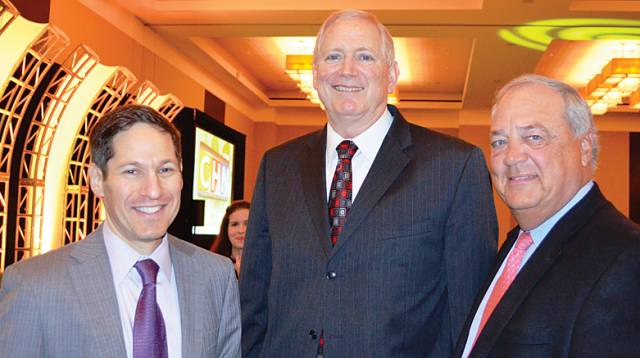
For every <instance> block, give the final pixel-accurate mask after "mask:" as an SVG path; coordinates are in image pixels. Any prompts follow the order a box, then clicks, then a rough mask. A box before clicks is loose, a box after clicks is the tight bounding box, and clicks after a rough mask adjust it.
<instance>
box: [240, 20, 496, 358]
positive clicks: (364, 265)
mask: <svg viewBox="0 0 640 358" xmlns="http://www.w3.org/2000/svg"><path fill="white" fill-rule="evenodd" d="M398 74H399V71H398V67H397V63H396V61H395V60H394V51H393V41H392V39H391V36H390V35H389V32H388V31H387V30H386V28H385V27H384V26H383V25H382V24H380V23H379V22H378V20H377V19H376V18H375V17H374V16H373V15H371V14H368V13H366V12H362V11H357V10H347V11H341V12H337V13H334V14H333V15H331V16H330V17H329V18H328V19H327V20H326V21H325V23H324V24H323V26H322V28H321V29H320V32H319V34H318V38H317V42H316V49H315V53H314V85H315V88H316V89H317V90H318V93H319V95H320V99H321V100H322V102H323V103H324V106H325V108H326V112H327V115H328V124H327V126H326V127H325V128H323V129H322V130H320V131H317V132H314V133H310V134H308V135H306V136H303V137H300V138H298V139H295V140H293V141H291V142H288V143H285V144H283V145H281V146H278V147H276V148H274V149H271V150H270V151H268V152H267V153H266V154H265V156H264V158H263V159H262V163H261V167H260V171H259V174H258V177H257V182H256V187H255V191H254V197H253V201H252V206H251V214H250V216H249V228H248V237H247V241H246V244H245V252H244V255H243V257H242V261H243V263H242V269H241V274H240V299H241V305H242V324H243V337H242V348H243V349H242V350H243V355H244V356H245V357H248V358H251V357H311V356H325V357H329V358H335V357H400V356H402V357H448V356H450V355H451V354H452V351H453V344H454V340H455V339H456V338H457V336H458V334H459V333H460V330H461V328H462V325H463V323H464V319H465V316H466V314H467V312H468V310H469V308H470V307H471V304H472V302H473V299H474V297H475V295H476V293H477V291H478V289H479V287H480V285H481V284H482V282H483V280H484V279H485V278H486V275H487V273H488V270H489V268H490V265H491V264H492V263H493V260H494V258H495V252H496V239H497V224H496V218H495V209H494V206H493V198H492V192H491V186H490V182H489V174H488V171H487V168H486V164H485V162H484V159H483V156H482V152H481V151H480V150H479V149H478V148H475V147H473V146H471V145H470V144H468V143H465V142H463V141H461V140H458V139H455V138H451V137H448V136H445V135H442V134H438V133H436V132H433V131H430V130H428V129H425V128H421V127H418V126H416V125H413V124H410V123H408V122H407V121H406V120H405V119H404V118H403V117H402V115H401V114H400V112H399V111H398V109H397V108H396V107H394V106H387V103H386V102H387V95H388V94H389V93H391V92H392V91H393V90H394V88H395V85H396V81H397V79H398ZM336 148H338V150H339V151H340V154H338V153H337V152H336ZM334 172H335V175H334ZM328 202H329V204H328ZM330 219H331V223H330Z"/></svg>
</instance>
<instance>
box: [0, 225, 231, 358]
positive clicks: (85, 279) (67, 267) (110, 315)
mask: <svg viewBox="0 0 640 358" xmlns="http://www.w3.org/2000/svg"><path fill="white" fill-rule="evenodd" d="M169 250H170V253H171V261H172V265H173V268H174V271H175V275H176V283H177V285H178V297H179V298H178V299H179V303H180V320H181V325H182V356H183V357H185V358H186V357H189V358H191V357H239V356H240V353H239V349H240V348H239V346H240V312H239V302H238V288H237V280H236V277H235V274H234V270H233V267H232V265H231V262H230V261H229V260H227V259H225V258H223V257H221V256H218V255H215V254H212V253H210V252H208V251H206V250H202V249H200V248H198V247H196V246H194V245H192V244H190V243H187V242H185V241H182V240H180V239H177V238H175V237H172V236H171V235H169ZM0 352H2V353H0V354H1V355H2V356H6V357H44V356H46V357H61V358H62V357H64V358H72V357H78V358H80V357H92V358H98V357H104V358H114V357H126V350H125V344H124V338H123V333H122V325H121V323H120V314H119V311H118V302H117V298H116V294H115V288H114V285H113V278H112V275H111V267H110V264H109V258H108V256H107V250H106V248H105V245H104V239H103V236H102V228H101V227H100V228H98V230H96V231H95V232H94V233H92V234H91V235H89V236H88V237H87V238H86V239H85V240H82V241H80V242H77V243H74V244H72V245H67V246H65V247H63V248H61V249H58V250H55V251H52V252H49V253H47V254H44V255H41V256H35V257H33V258H30V259H29V260H26V261H22V262H19V263H17V264H14V265H12V266H10V267H8V268H7V270H6V271H5V274H4V278H3V282H2V288H1V289H0Z"/></svg>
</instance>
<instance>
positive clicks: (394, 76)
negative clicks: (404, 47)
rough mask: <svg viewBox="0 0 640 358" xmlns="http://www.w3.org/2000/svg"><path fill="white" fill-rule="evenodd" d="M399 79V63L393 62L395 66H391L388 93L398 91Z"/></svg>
mask: <svg viewBox="0 0 640 358" xmlns="http://www.w3.org/2000/svg"><path fill="white" fill-rule="evenodd" d="M398 77H400V69H399V68H398V61H393V64H392V65H391V66H389V88H387V93H389V94H391V93H393V92H394V91H395V90H396V85H397V84H398Z"/></svg>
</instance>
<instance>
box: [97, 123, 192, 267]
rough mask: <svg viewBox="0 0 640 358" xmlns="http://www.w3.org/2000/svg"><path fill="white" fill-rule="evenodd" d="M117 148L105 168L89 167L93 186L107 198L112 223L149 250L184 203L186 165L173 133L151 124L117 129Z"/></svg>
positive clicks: (130, 240) (136, 246)
mask: <svg viewBox="0 0 640 358" xmlns="http://www.w3.org/2000/svg"><path fill="white" fill-rule="evenodd" d="M112 147H113V157H111V159H109V161H108V162H107V171H106V172H105V173H103V172H102V171H101V170H100V168H98V167H97V166H96V165H95V164H92V165H91V166H90V168H89V175H90V181H91V190H92V191H93V192H94V194H95V195H96V196H97V197H99V198H101V199H102V201H103V203H104V207H105V210H106V212H107V219H106V221H107V223H108V225H109V228H110V229H111V230H112V231H113V232H114V233H115V234H116V235H117V236H118V237H120V238H121V239H123V240H124V241H125V242H127V243H128V244H130V245H131V246H132V247H133V248H134V249H136V251H138V252H139V253H142V254H150V253H151V252H153V250H155V248H156V247H157V246H158V245H159V244H160V242H161V239H162V237H163V236H164V235H165V233H166V232H167V228H168V227H169V225H170V224H171V222H172V221H173V219H174V218H175V217H176V214H177V213H178V210H179V208H180V191H181V190H182V174H181V170H182V168H181V164H180V162H179V160H178V158H177V157H176V152H175V150H174V145H173V142H172V141H171V136H170V135H169V134H168V133H166V132H162V131H160V130H159V129H157V128H156V127H153V126H151V125H149V124H146V123H138V124H134V125H133V126H131V127H130V128H129V129H127V130H125V131H122V132H120V133H118V134H117V135H116V136H115V137H113V142H112Z"/></svg>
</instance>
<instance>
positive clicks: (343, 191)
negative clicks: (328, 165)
mask: <svg viewBox="0 0 640 358" xmlns="http://www.w3.org/2000/svg"><path fill="white" fill-rule="evenodd" d="M336 150H337V151H338V165H336V171H335V173H334V174H333V180H332V181H331V190H330V191H329V224H330V225H331V243H332V244H333V246H335V245H336V242H338V236H340V233H341V232H342V227H343V226H344V223H345V222H346V221H347V214H348V213H349V209H351V195H352V194H351V191H352V172H351V159H352V158H353V156H354V155H355V154H356V151H358V147H357V146H356V144H355V143H354V142H352V141H350V140H343V141H342V142H340V144H338V146H337V147H336Z"/></svg>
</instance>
